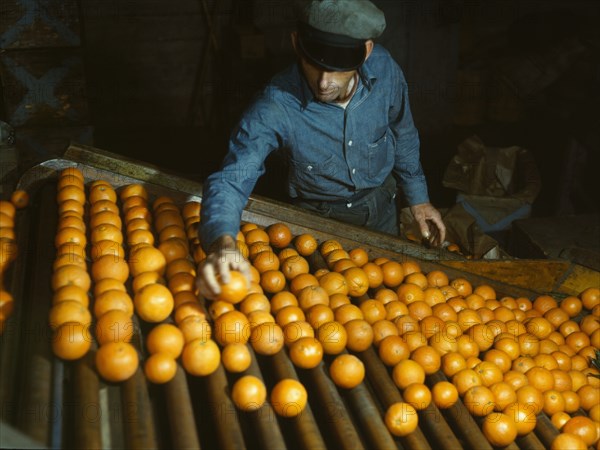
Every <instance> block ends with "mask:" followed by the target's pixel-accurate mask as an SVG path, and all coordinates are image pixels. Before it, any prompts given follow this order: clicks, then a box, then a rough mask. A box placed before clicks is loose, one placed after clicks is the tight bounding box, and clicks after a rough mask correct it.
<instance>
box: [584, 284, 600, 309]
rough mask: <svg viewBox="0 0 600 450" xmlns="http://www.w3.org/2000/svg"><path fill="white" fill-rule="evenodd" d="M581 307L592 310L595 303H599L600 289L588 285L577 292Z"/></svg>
mask: <svg viewBox="0 0 600 450" xmlns="http://www.w3.org/2000/svg"><path fill="white" fill-rule="evenodd" d="M579 298H580V299H581V303H582V304H583V307H584V308H585V309H587V310H590V311H591V310H592V309H593V308H594V307H596V306H597V305H600V289H598V288H595V287H590V288H587V289H585V290H584V291H582V292H581V293H580V294H579Z"/></svg>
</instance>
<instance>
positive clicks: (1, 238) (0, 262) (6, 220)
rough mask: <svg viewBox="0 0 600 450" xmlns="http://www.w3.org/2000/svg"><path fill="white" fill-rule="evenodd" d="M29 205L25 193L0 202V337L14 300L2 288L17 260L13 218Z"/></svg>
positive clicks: (20, 192) (10, 313) (19, 191)
mask: <svg viewBox="0 0 600 450" xmlns="http://www.w3.org/2000/svg"><path fill="white" fill-rule="evenodd" d="M28 203H29V195H28V194H27V192H26V191H24V190H21V189H17V190H15V191H13V193H12V194H11V196H10V199H9V200H0V335H2V333H3V332H4V324H5V322H6V319H8V318H9V317H10V316H11V315H12V312H13V309H14V299H13V296H12V295H11V293H10V292H8V290H6V289H5V287H4V274H5V273H6V271H7V270H8V268H9V267H10V265H11V264H12V263H13V261H14V260H15V259H16V258H17V253H18V248H17V241H16V234H15V217H16V214H17V210H18V209H23V208H25V207H26V206H27V204H28Z"/></svg>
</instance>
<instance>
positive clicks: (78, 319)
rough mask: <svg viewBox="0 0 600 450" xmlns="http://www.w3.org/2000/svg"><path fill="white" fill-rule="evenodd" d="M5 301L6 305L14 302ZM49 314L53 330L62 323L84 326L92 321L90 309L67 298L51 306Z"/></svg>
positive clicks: (49, 321)
mask: <svg viewBox="0 0 600 450" xmlns="http://www.w3.org/2000/svg"><path fill="white" fill-rule="evenodd" d="M3 303H4V304H5V305H6V304H8V303H12V302H10V301H9V302H6V301H5V302H3ZM5 308H6V306H5ZM48 316H49V317H48V323H49V324H50V328H52V329H53V330H56V329H57V328H58V327H60V326H61V325H62V324H64V323H67V322H75V323H80V324H82V325H84V326H89V325H90V323H91V321H92V315H91V314H90V311H89V309H87V308H86V307H85V306H83V305H82V304H81V303H79V302H78V301H75V300H65V301H64V302H60V303H57V304H56V305H54V306H52V308H50V312H49V314H48Z"/></svg>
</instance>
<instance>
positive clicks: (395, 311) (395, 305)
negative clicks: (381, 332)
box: [330, 299, 408, 322]
mask: <svg viewBox="0 0 600 450" xmlns="http://www.w3.org/2000/svg"><path fill="white" fill-rule="evenodd" d="M330 300H331V299H330ZM407 315H408V308H407V307H406V305H405V304H404V303H400V302H399V301H397V300H393V301H391V302H388V303H386V304H385V318H386V319H387V320H390V321H392V322H393V321H394V320H396V318H397V317H400V316H407Z"/></svg>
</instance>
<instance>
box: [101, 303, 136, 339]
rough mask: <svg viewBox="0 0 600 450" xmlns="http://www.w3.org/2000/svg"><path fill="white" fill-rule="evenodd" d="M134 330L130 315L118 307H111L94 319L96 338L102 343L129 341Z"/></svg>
mask: <svg viewBox="0 0 600 450" xmlns="http://www.w3.org/2000/svg"><path fill="white" fill-rule="evenodd" d="M134 332H135V324H134V323H133V320H132V319H131V316H130V315H129V314H127V313H126V312H124V311H121V310H119V309H112V310H109V311H107V312H105V313H104V314H102V316H100V317H99V318H98V319H97V320H96V340H97V341H98V344H100V345H103V344H106V343H107V342H129V341H131V338H132V337H133V334H134Z"/></svg>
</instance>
